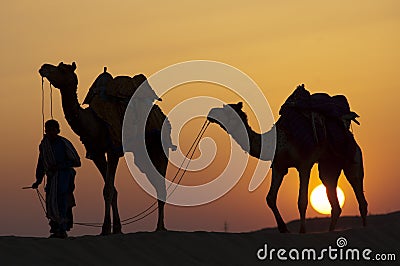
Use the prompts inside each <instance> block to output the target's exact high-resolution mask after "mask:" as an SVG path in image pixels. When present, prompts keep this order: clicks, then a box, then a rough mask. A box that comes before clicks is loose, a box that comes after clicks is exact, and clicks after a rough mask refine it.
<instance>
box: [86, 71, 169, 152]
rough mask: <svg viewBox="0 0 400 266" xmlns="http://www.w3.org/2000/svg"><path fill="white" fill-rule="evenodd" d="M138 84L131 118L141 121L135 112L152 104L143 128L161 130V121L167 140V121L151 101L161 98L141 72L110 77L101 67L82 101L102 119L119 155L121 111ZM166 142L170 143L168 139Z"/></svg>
mask: <svg viewBox="0 0 400 266" xmlns="http://www.w3.org/2000/svg"><path fill="white" fill-rule="evenodd" d="M139 86H143V89H142V90H141V93H140V95H138V96H137V97H140V101H138V104H139V105H141V106H138V104H135V106H134V108H135V112H134V114H135V115H136V116H138V117H135V119H134V120H135V122H138V121H141V119H142V118H141V117H139V116H140V115H142V114H143V110H145V109H146V107H148V106H152V107H151V112H150V114H149V117H148V118H147V121H145V122H146V129H148V128H152V129H154V128H158V129H160V130H161V128H162V126H163V123H164V121H165V123H166V126H167V130H166V134H167V135H168V136H167V140H169V141H170V133H171V125H170V122H169V120H168V118H167V117H166V116H165V115H164V113H163V112H162V111H161V109H160V108H159V107H158V106H157V105H156V104H154V102H155V101H162V99H161V98H159V97H158V96H157V94H156V93H155V92H154V90H153V89H152V88H151V86H150V85H149V83H148V81H147V78H146V77H145V76H144V75H143V74H139V75H135V76H133V77H129V76H117V77H115V78H113V77H112V75H111V74H110V73H108V72H107V68H106V67H105V68H104V72H103V73H101V74H100V75H99V76H98V77H97V78H96V80H95V81H94V82H93V84H92V86H91V87H90V89H89V91H88V93H87V95H86V97H85V100H84V101H83V104H88V105H89V107H90V108H91V109H92V110H93V111H94V112H95V113H96V115H97V116H98V117H99V118H100V119H102V120H103V121H104V122H105V123H106V125H107V128H108V131H109V137H110V141H111V144H112V148H113V149H114V150H115V151H116V152H117V154H119V156H120V157H122V156H123V150H122V125H123V120H124V115H125V111H126V109H127V106H128V104H129V101H130V99H131V97H132V96H133V95H134V94H135V92H136V90H137V89H138V88H139ZM153 104H154V105H153ZM131 129H133V130H138V129H137V127H135V126H133V127H131ZM136 135H137V133H136V132H131V135H130V136H136ZM170 144H171V146H172V142H170Z"/></svg>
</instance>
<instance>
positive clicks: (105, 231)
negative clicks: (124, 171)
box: [101, 153, 119, 235]
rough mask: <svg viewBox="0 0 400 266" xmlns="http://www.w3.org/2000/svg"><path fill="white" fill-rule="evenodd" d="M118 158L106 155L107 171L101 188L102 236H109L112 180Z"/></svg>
mask: <svg viewBox="0 0 400 266" xmlns="http://www.w3.org/2000/svg"><path fill="white" fill-rule="evenodd" d="M118 161H119V157H118V156H117V155H115V154H112V153H109V154H107V171H106V180H105V184H104V188H103V197H104V204H105V207H104V221H103V227H102V230H101V234H102V235H109V234H111V216H110V213H111V202H112V198H113V195H114V180H115V172H116V170H117V166H118Z"/></svg>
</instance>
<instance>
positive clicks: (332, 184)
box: [318, 161, 342, 231]
mask: <svg viewBox="0 0 400 266" xmlns="http://www.w3.org/2000/svg"><path fill="white" fill-rule="evenodd" d="M339 165H340V164H339V163H335V162H334V161H324V162H320V163H319V164H318V172H319V178H320V179H321V181H322V183H323V184H324V186H325V187H326V194H327V196H328V200H329V203H330V204H331V208H332V209H331V223H330V225H329V231H333V230H335V227H336V223H337V221H338V219H339V216H340V214H341V213H342V209H341V208H340V205H339V200H338V197H337V193H336V188H337V183H338V179H339V176H340V172H341V170H342V169H341V168H340V166H339Z"/></svg>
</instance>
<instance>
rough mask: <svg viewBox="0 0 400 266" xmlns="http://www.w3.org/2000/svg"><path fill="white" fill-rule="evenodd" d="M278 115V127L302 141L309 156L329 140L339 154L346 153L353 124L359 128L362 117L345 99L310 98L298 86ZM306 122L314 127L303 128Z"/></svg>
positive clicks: (314, 95) (335, 96) (337, 97)
mask: <svg viewBox="0 0 400 266" xmlns="http://www.w3.org/2000/svg"><path fill="white" fill-rule="evenodd" d="M279 114H280V115H281V117H280V118H279V120H278V122H277V123H279V124H280V125H281V126H282V127H283V128H285V129H287V131H288V132H290V134H291V135H292V136H291V137H293V138H294V139H297V140H300V143H299V145H302V146H303V148H304V150H305V151H306V152H308V149H309V148H310V147H312V146H313V145H316V144H318V143H320V142H321V141H324V140H328V142H329V143H330V144H331V145H332V146H333V147H335V150H336V152H337V153H339V154H344V153H346V152H347V151H345V150H344V149H345V147H346V146H347V145H346V141H347V140H348V137H349V136H348V135H350V134H351V132H350V125H351V122H352V121H353V122H355V123H356V124H358V125H359V124H360V123H359V122H358V121H357V118H358V117H359V115H358V114H357V113H355V112H353V111H351V110H350V105H349V103H348V101H347V98H346V97H345V96H344V95H334V96H330V95H328V94H326V93H314V94H311V93H310V92H309V91H307V90H306V89H305V88H304V84H302V85H300V86H298V87H297V88H296V89H295V90H294V92H293V93H292V94H291V95H290V96H289V97H288V98H287V100H286V101H285V103H284V104H283V105H282V106H281V109H280V110H279ZM307 121H309V122H308V123H310V124H311V127H304V123H307ZM305 131H307V132H305ZM343 132H346V133H347V134H343ZM339 147H341V148H339Z"/></svg>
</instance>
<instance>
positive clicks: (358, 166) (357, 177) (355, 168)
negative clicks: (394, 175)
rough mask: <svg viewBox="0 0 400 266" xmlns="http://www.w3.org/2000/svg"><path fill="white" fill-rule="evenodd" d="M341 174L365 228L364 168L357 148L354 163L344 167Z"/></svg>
mask: <svg viewBox="0 0 400 266" xmlns="http://www.w3.org/2000/svg"><path fill="white" fill-rule="evenodd" d="M343 172H344V175H345V176H346V178H347V180H348V181H349V183H350V185H351V187H352V188H353V191H354V194H355V195H356V198H357V202H358V207H359V210H360V215H361V218H362V222H363V226H366V225H367V213H368V203H367V200H366V199H365V196H364V167H363V163H362V155H361V150H360V149H359V148H358V150H357V155H356V162H355V163H352V164H349V165H346V166H345V167H344V169H343Z"/></svg>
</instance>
